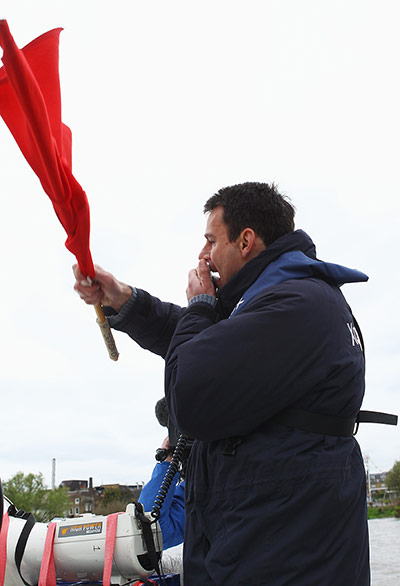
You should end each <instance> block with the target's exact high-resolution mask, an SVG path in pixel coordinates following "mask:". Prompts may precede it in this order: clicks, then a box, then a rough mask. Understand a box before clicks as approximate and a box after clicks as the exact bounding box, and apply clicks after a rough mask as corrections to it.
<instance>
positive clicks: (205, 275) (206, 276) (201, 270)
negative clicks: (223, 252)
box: [197, 259, 211, 282]
mask: <svg viewBox="0 0 400 586" xmlns="http://www.w3.org/2000/svg"><path fill="white" fill-rule="evenodd" d="M197 270H198V275H199V279H200V281H203V282H207V281H211V275H210V268H209V266H208V264H207V263H206V261H205V260H204V259H201V261H200V262H199V267H198V269H197Z"/></svg>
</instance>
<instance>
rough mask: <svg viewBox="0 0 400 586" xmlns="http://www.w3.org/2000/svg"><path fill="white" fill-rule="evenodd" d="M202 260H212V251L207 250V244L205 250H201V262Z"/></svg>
mask: <svg viewBox="0 0 400 586" xmlns="http://www.w3.org/2000/svg"><path fill="white" fill-rule="evenodd" d="M201 259H204V260H206V261H209V260H210V251H209V250H208V249H207V244H206V245H205V246H203V248H202V249H201V250H200V254H199V260H201Z"/></svg>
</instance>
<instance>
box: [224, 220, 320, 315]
mask: <svg viewBox="0 0 400 586" xmlns="http://www.w3.org/2000/svg"><path fill="white" fill-rule="evenodd" d="M292 250H299V251H300V252H303V253H304V254H305V255H307V256H309V257H310V258H313V259H315V258H316V250H315V245H314V243H313V241H312V240H311V238H310V237H309V236H308V234H306V233H305V232H304V231H303V230H295V231H294V232H289V234H285V235H284V236H281V237H280V238H277V240H274V242H272V244H270V245H269V246H268V247H267V248H266V249H265V250H263V251H262V252H260V254H259V255H258V256H256V257H255V258H253V259H252V260H250V261H249V262H248V263H246V264H245V265H244V267H242V268H241V269H240V270H239V271H238V272H237V273H236V274H235V275H233V277H232V278H231V279H229V281H228V282H227V283H226V285H224V286H223V287H222V289H221V290H220V292H219V295H218V305H217V311H218V314H219V317H220V318H221V319H224V318H226V317H228V316H229V315H230V313H231V312H232V310H233V308H234V307H235V306H236V304H237V303H238V301H239V299H240V298H241V297H242V295H243V293H244V292H245V291H246V290H247V289H248V288H249V287H250V286H251V285H252V284H253V283H254V281H255V280H256V279H257V278H258V277H259V275H260V274H261V273H262V271H263V270H264V269H265V267H266V266H267V265H269V264H270V263H271V262H272V261H274V260H276V259H277V258H279V257H280V256H281V255H282V254H284V253H285V252H290V251H292Z"/></svg>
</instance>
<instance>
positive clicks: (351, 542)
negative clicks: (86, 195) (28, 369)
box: [75, 183, 369, 586]
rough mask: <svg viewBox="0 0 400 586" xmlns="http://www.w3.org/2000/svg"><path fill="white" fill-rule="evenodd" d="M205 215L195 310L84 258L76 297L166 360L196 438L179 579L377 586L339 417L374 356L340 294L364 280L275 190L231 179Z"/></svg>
mask: <svg viewBox="0 0 400 586" xmlns="http://www.w3.org/2000/svg"><path fill="white" fill-rule="evenodd" d="M205 212H207V213H208V214H209V215H208V220H207V227H206V234H205V238H206V244H205V246H204V248H203V249H202V251H201V253H200V255H199V259H200V262H199V265H198V267H197V269H194V270H192V271H191V272H190V273H189V284H188V288H187V298H188V307H187V309H182V308H180V307H178V306H176V305H174V304H170V303H162V302H161V301H160V300H158V299H157V298H155V297H151V296H150V295H149V294H148V293H146V292H145V291H142V290H136V289H132V288H130V287H128V286H127V285H125V284H123V283H121V282H119V281H117V280H116V279H115V278H114V277H113V276H112V275H110V274H109V273H105V272H104V271H103V270H102V269H100V268H98V270H97V273H96V283H94V284H91V285H89V284H88V283H86V282H85V279H84V276H83V275H82V274H81V273H79V271H78V270H77V268H75V275H76V277H77V282H76V284H75V289H76V290H77V291H78V292H79V294H80V295H81V296H82V298H83V299H84V300H85V301H86V302H87V303H91V304H93V303H102V304H103V305H106V306H110V307H111V308H112V309H110V310H107V313H108V314H109V315H110V318H109V321H110V325H111V326H112V327H114V328H116V329H118V330H121V331H125V332H126V333H128V334H129V335H130V336H131V337H132V338H133V339H134V340H135V341H137V342H138V343H139V344H140V345H141V346H142V347H143V348H147V349H149V350H151V351H152V352H155V353H157V354H159V355H161V356H163V357H164V358H165V393H166V399H167V404H168V409H169V413H170V416H171V419H172V420H173V422H174V423H175V425H176V426H177V427H178V428H179V429H180V430H181V431H182V432H183V433H184V434H186V435H187V436H189V437H191V438H194V439H195V440H196V441H195V442H194V444H193V447H192V451H191V457H190V461H189V466H188V470H187V475H186V488H185V490H186V493H185V512H186V525H185V546H184V571H185V584H186V586H200V585H201V586H204V585H205V584H207V585H210V586H211V585H215V586H222V584H232V585H235V586H236V585H242V584H243V585H244V584H247V585H251V586H259V585H265V586H283V585H285V586H286V585H291V586H314V585H315V586H317V585H318V586H321V585H323V586H330V585H331V586H342V585H349V586H350V585H351V586H367V585H368V584H369V561H368V529H367V520H366V489H365V472H364V466H363V461H362V457H361V453H360V449H359V446H358V444H357V442H356V440H355V439H354V437H352V435H351V432H350V433H348V432H347V431H344V432H343V431H342V426H341V423H342V422H343V423H345V422H348V421H350V422H352V420H353V419H354V418H355V417H356V415H357V413H358V411H359V409H360V406H361V402H362V398H363V394H364V356H363V349H362V342H361V338H360V333H359V331H358V329H357V325H356V322H355V319H354V317H353V315H352V313H351V310H350V308H349V306H348V305H347V303H346V301H345V299H344V297H343V295H342V293H341V292H340V289H339V286H340V285H341V284H343V283H346V282H355V281H365V280H367V277H366V276H365V275H364V274H362V273H359V272H358V271H352V270H350V269H347V268H345V267H340V266H338V265H332V264H330V263H324V262H321V261H318V260H316V252H315V247H314V245H313V243H312V241H311V239H310V238H309V237H308V236H307V234H305V233H304V232H303V231H301V230H296V231H294V221H293V219H294V209H293V207H292V206H291V205H290V203H289V202H288V201H287V200H286V199H285V198H284V197H282V196H281V195H280V194H279V193H278V191H277V190H276V188H275V186H274V185H272V186H270V185H267V184H262V183H244V184H242V185H235V186H232V187H227V188H224V189H221V190H220V191H219V192H218V193H217V194H215V195H214V196H213V197H211V198H210V199H209V200H208V201H207V203H206V205H205ZM210 271H211V272H217V273H218V275H219V276H218V279H217V281H216V288H215V287H214V284H213V280H212V278H211V275H210ZM88 285H89V286H88ZM111 314H113V315H111ZM310 418H311V421H310Z"/></svg>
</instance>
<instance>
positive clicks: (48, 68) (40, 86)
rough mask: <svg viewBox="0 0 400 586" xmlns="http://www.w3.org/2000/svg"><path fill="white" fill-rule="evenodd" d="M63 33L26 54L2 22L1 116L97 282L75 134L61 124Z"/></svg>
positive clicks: (71, 245)
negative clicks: (75, 165)
mask: <svg viewBox="0 0 400 586" xmlns="http://www.w3.org/2000/svg"><path fill="white" fill-rule="evenodd" d="M61 30H62V29H60V28H59V29H54V30H51V31H49V32H47V33H45V34H44V35H41V36H40V37H38V38H37V39H35V40H34V41H32V42H31V43H29V45H27V46H26V47H24V48H23V49H22V50H20V49H18V47H17V46H16V44H15V42H14V39H13V38H12V36H11V34H10V30H9V28H8V25H7V21H5V20H0V46H1V47H2V48H3V58H2V61H3V64H4V67H2V68H1V69H0V115H1V116H2V117H3V119H4V122H5V123H6V124H7V126H8V128H9V129H10V131H11V133H12V135H13V136H14V138H15V140H16V141H17V143H18V146H19V148H20V149H21V151H22V153H23V155H24V156H25V158H26V160H27V161H28V163H29V165H30V166H31V167H32V169H33V170H34V172H35V173H36V175H37V176H38V177H39V179H40V182H41V184H42V186H43V189H44V190H45V192H46V193H47V195H48V196H49V197H50V199H51V201H52V203H53V207H54V210H55V212H56V214H57V216H58V219H59V220H60V222H61V224H62V225H63V227H64V229H65V231H66V233H67V235H68V238H67V240H66V242H65V246H66V247H67V248H68V250H70V251H71V252H72V253H73V254H74V255H75V257H76V259H77V261H78V264H79V268H80V270H81V271H82V273H84V274H85V275H87V276H89V277H91V278H93V277H94V267H93V261H92V257H91V254H90V249H89V234H90V215H89V204H88V201H87V197H86V194H85V192H84V191H83V189H82V187H81V186H80V185H79V183H78V182H77V181H76V179H75V178H74V176H73V175H72V147H71V131H70V129H69V128H68V127H67V126H65V124H63V123H62V121H61V95H60V81H59V71H58V45H59V35H60V32H61Z"/></svg>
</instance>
